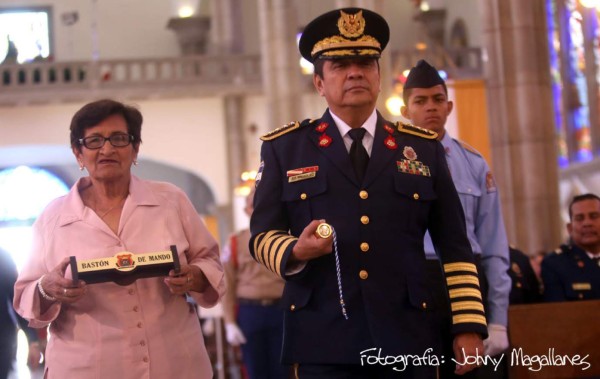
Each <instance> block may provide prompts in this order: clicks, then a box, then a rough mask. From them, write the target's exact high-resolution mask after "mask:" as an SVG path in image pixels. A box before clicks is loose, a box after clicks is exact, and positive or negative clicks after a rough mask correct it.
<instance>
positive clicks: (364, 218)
mask: <svg viewBox="0 0 600 379" xmlns="http://www.w3.org/2000/svg"><path fill="white" fill-rule="evenodd" d="M360 222H361V223H362V224H363V225H367V224H368V223H369V216H362V217H361V218H360Z"/></svg>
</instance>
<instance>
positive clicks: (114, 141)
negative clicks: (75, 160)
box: [79, 133, 133, 150]
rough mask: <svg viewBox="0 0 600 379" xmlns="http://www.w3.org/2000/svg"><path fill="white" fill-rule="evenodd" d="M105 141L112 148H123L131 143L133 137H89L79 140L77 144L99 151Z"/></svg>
mask: <svg viewBox="0 0 600 379" xmlns="http://www.w3.org/2000/svg"><path fill="white" fill-rule="evenodd" d="M106 141H109V142H110V144H111V145H113V146H114V147H125V146H127V145H129V144H130V143H132V142H133V136H132V135H130V134H125V133H118V134H113V135H112V136H110V137H102V136H90V137H86V138H80V139H79V144H80V145H83V146H85V147H87V148H88V149H92V150H94V149H100V148H101V147H102V146H104V144H105V143H106Z"/></svg>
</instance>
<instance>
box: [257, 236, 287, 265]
mask: <svg viewBox="0 0 600 379" xmlns="http://www.w3.org/2000/svg"><path fill="white" fill-rule="evenodd" d="M280 233H284V232H283V231H282V230H270V231H268V232H266V233H261V234H259V237H260V236H261V235H263V234H264V236H263V237H262V238H261V239H260V241H259V238H258V237H257V238H256V239H255V240H254V251H255V254H256V256H257V258H258V261H259V262H260V263H262V264H263V265H265V266H266V267H267V268H268V269H269V270H271V271H273V270H272V269H271V268H270V267H269V265H268V263H269V259H268V253H269V247H270V245H271V243H272V242H273V237H274V236H276V235H277V234H280ZM265 253H266V257H265Z"/></svg>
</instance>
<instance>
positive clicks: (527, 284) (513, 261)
mask: <svg viewBox="0 0 600 379" xmlns="http://www.w3.org/2000/svg"><path fill="white" fill-rule="evenodd" d="M509 249H510V269H509V270H508V275H509V276H510V279H511V281H512V288H511V289H510V299H509V300H510V304H511V305H513V304H532V303H539V302H540V301H542V292H541V288H540V282H539V281H538V278H537V276H536V275H535V272H534V271H533V267H532V265H531V259H530V258H529V257H528V256H527V255H526V254H525V253H523V252H522V251H521V250H519V249H517V248H515V247H513V246H510V247H509Z"/></svg>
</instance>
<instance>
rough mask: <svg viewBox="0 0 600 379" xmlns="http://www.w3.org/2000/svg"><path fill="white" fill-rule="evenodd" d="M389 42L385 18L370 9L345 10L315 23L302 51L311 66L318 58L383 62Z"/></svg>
mask: <svg viewBox="0 0 600 379" xmlns="http://www.w3.org/2000/svg"><path fill="white" fill-rule="evenodd" d="M389 39H390V28H389V26H388V24H387V22H386V21H385V20H384V18H383V17H381V16H380V15H378V14H377V13H375V12H373V11H370V10H368V9H362V8H343V9H337V10H334V11H330V12H327V13H325V14H322V15H321V16H319V17H317V18H315V19H314V20H312V21H311V22H310V23H309V24H308V25H307V26H306V28H304V32H303V33H302V36H301V37H300V46H299V47H300V54H302V56H303V57H304V58H305V59H306V60H307V61H309V62H311V63H314V61H315V60H316V59H318V58H321V59H340V58H353V57H369V58H379V57H380V56H381V52H382V51H383V49H384V48H385V46H386V45H387V43H388V41H389Z"/></svg>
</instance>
